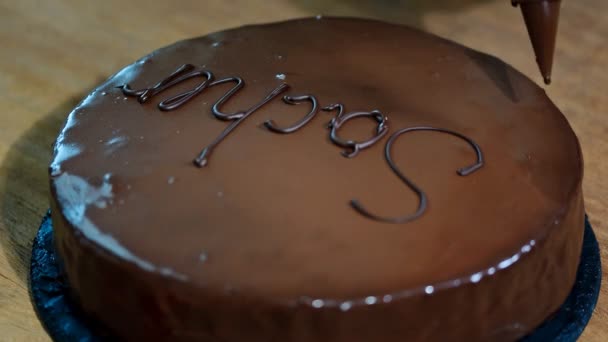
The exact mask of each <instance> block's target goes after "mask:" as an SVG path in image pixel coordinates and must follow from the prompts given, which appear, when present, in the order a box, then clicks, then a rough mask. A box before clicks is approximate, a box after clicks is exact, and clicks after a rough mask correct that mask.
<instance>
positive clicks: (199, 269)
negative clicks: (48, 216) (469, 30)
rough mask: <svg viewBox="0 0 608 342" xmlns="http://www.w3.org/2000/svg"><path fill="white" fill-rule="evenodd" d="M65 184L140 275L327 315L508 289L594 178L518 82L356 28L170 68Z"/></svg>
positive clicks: (115, 113) (314, 32)
mask: <svg viewBox="0 0 608 342" xmlns="http://www.w3.org/2000/svg"><path fill="white" fill-rule="evenodd" d="M50 169H51V171H50V172H51V176H52V185H53V191H54V194H55V196H56V198H57V199H58V203H59V206H60V209H61V210H62V211H63V213H64V216H65V217H66V218H67V220H68V221H69V222H70V223H71V224H72V225H73V226H74V227H75V228H76V229H77V231H78V232H80V233H81V234H82V237H83V238H84V239H85V240H88V241H90V242H91V243H92V244H93V245H96V246H98V247H99V253H104V254H107V255H108V257H109V258H115V259H116V260H117V261H124V267H132V268H133V270H136V271H141V272H155V273H159V275H160V276H161V277H165V278H166V279H167V281H185V282H191V283H192V284H195V285H199V286H201V287H207V288H209V289H211V290H217V291H226V290H229V291H240V292H243V293H248V294H251V295H255V296H262V297H268V298H273V299H277V300H298V299H300V298H312V299H314V298H322V299H325V300H326V301H325V302H330V301H331V300H332V299H357V298H358V299H361V300H368V301H369V300H370V299H369V298H378V297H375V296H381V295H387V294H388V295H408V294H409V293H415V292H420V291H426V292H429V291H435V290H438V289H440V288H442V287H451V286H458V285H459V284H463V283H466V282H476V281H479V280H480V279H481V278H483V277H486V276H492V275H493V274H494V273H496V272H501V271H502V270H503V269H505V268H508V267H509V266H510V265H511V264H513V263H515V262H518V260H519V258H520V257H521V256H522V255H523V254H526V253H528V252H530V251H531V250H533V248H534V245H535V243H536V242H537V241H539V240H542V239H543V237H544V236H545V234H547V232H548V231H549V230H550V229H551V226H552V225H553V224H554V222H559V220H560V219H561V217H562V215H563V213H564V209H565V208H564V206H565V205H567V204H566V203H568V198H569V196H570V195H571V193H572V192H573V191H575V190H576V188H577V186H579V185H580V181H581V176H582V166H581V158H580V151H579V148H578V143H577V140H576V137H575V135H574V134H573V132H572V130H571V128H570V127H569V125H568V123H567V122H566V120H565V118H564V117H563V115H562V114H561V113H560V112H559V110H558V109H557V108H556V107H555V106H554V105H553V104H552V103H551V101H550V100H549V99H548V98H547V96H546V95H545V93H544V91H543V90H542V89H541V88H539V87H538V86H537V85H535V84H534V83H533V82H531V81H530V80H528V79H527V78H526V77H525V76H523V75H522V74H520V73H519V72H517V71H515V70H514V69H513V68H511V67H510V66H508V65H506V64H505V63H503V62H502V61H500V60H498V59H496V58H494V57H491V56H488V55H485V54H482V53H479V52H476V51H473V50H470V49H467V48H465V47H462V46H460V45H458V44H455V43H453V42H449V41H446V40H443V39H440V38H438V37H435V36H433V35H430V34H426V33H422V32H420V31H417V30H414V29H411V28H407V27H403V26H397V25H391V24H386V23H381V22H376V21H370V20H355V19H337V18H312V19H303V20H294V21H288V22H282V23H276V24H269V25H259V26H247V27H243V28H238V29H234V30H229V31H223V32H218V33H213V34H210V35H207V36H204V37H200V38H195V39H190V40H185V41H181V42H178V43H176V44H173V45H171V46H168V47H166V48H163V49H160V50H157V51H155V52H153V53H152V54H150V55H148V56H146V57H144V58H142V59H141V60H139V61H137V62H135V63H134V64H132V65H130V66H127V67H126V68H124V69H123V70H121V71H120V72H118V73H117V74H116V75H114V76H113V77H111V78H110V79H108V80H107V81H106V82H105V83H103V84H102V85H101V86H99V87H98V88H97V89H95V91H93V93H91V94H90V95H89V96H88V97H87V98H86V99H84V100H83V102H82V103H81V104H80V105H78V106H77V107H76V108H75V109H74V111H73V112H72V113H71V114H70V116H69V118H68V121H67V123H66V126H65V128H64V130H63V131H62V133H61V135H60V137H59V139H58V141H57V144H56V149H55V158H54V160H53V162H52V164H51V168H50ZM353 200H356V201H353ZM556 208H558V209H556ZM325 302H323V301H321V302H319V301H317V302H314V303H313V304H314V305H321V304H324V303H325Z"/></svg>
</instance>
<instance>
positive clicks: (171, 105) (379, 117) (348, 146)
mask: <svg viewBox="0 0 608 342" xmlns="http://www.w3.org/2000/svg"><path fill="white" fill-rule="evenodd" d="M195 78H201V79H202V81H201V82H200V83H198V84H197V85H196V86H195V87H194V88H192V89H190V90H188V91H186V92H183V93H180V94H178V95H174V96H172V97H170V98H167V99H164V100H162V101H160V102H159V104H158V108H159V109H160V110H161V111H173V110H175V109H177V108H179V107H181V106H183V105H184V104H186V103H188V102H189V101H190V100H192V99H194V98H195V97H196V96H198V95H200V94H202V93H203V92H204V91H205V89H208V88H211V87H214V86H219V85H222V84H227V83H234V85H233V87H232V88H230V89H229V90H228V91H227V92H226V93H225V94H224V95H222V96H221V97H220V98H219V99H218V100H217V101H216V102H215V103H214V104H213V106H212V109H211V112H212V114H213V116H214V117H215V118H217V119H219V120H222V121H229V122H230V123H229V124H228V126H227V127H226V128H224V130H223V131H222V132H221V133H220V134H219V135H218V136H217V137H216V138H215V139H214V140H213V141H212V142H211V143H210V144H208V145H207V146H205V147H204V148H203V149H202V150H201V152H200V153H199V154H198V155H197V156H196V157H195V158H194V160H193V163H194V165H196V166H197V167H204V166H207V165H208V164H209V157H210V155H211V153H212V152H213V151H214V149H215V148H216V147H217V146H218V145H219V144H220V143H221V142H222V141H223V140H224V139H226V137H227V136H228V135H230V133H231V132H233V131H234V130H235V129H236V128H237V127H238V126H239V125H240V124H241V123H242V122H243V121H244V120H246V119H247V118H249V117H250V116H251V115H252V114H253V113H255V112H256V111H258V110H259V109H260V108H262V107H263V106H265V105H266V104H268V103H270V102H271V101H273V100H274V99H275V98H276V97H278V96H280V95H281V94H283V93H284V92H285V91H287V90H288V89H289V85H288V84H286V83H281V84H280V85H279V86H277V87H276V88H275V89H273V90H271V91H270V92H269V93H268V95H266V97H264V98H263V99H262V100H260V101H259V102H257V103H256V104H254V105H252V106H251V107H250V108H249V109H247V110H240V111H237V112H234V113H225V112H222V111H221V107H222V106H223V105H224V104H225V103H226V102H227V101H228V100H229V99H231V98H232V97H233V96H235V95H236V94H237V93H238V92H239V91H240V90H241V89H243V87H244V86H245V81H244V80H243V79H241V78H240V77H227V78H223V79H220V80H214V78H215V77H214V75H213V73H212V72H211V71H207V70H200V69H197V68H196V67H195V66H194V65H191V64H184V65H182V66H180V67H179V68H177V69H176V70H175V71H174V72H173V73H171V74H170V75H169V76H168V77H167V78H165V79H163V80H161V81H160V82H158V83H157V84H155V85H153V86H152V87H149V88H144V89H140V90H133V89H132V88H131V87H130V86H129V85H128V84H124V85H122V86H120V87H119V88H121V89H122V92H123V94H124V95H125V96H129V97H136V98H137V100H138V101H139V103H141V104H145V103H146V102H148V101H149V100H150V99H152V98H153V97H155V96H157V95H159V94H161V93H162V92H164V91H165V90H167V89H169V88H171V87H174V86H176V85H178V84H180V83H183V82H186V81H188V80H192V79H195ZM282 99H283V102H284V103H286V104H288V105H298V104H301V103H305V102H309V103H310V110H309V111H308V113H307V114H305V115H304V116H303V117H302V118H301V119H300V120H298V121H296V122H295V123H294V124H292V125H291V126H287V127H279V126H278V125H277V124H276V123H275V122H274V121H273V120H267V121H265V122H264V126H265V127H266V128H267V129H268V130H269V131H270V132H273V133H278V134H291V133H294V132H296V131H298V130H300V129H301V128H303V127H304V126H306V124H308V123H309V122H310V121H311V120H312V119H314V117H315V116H316V114H317V112H318V109H319V104H318V101H317V99H316V97H315V96H313V95H308V94H307V95H297V96H296V95H284V96H283V97H282ZM322 109H323V110H324V111H326V112H334V111H335V112H336V115H335V116H334V118H333V119H331V121H330V122H329V125H328V128H329V130H330V132H329V139H330V140H331V142H332V143H334V144H335V145H337V146H339V147H342V148H344V150H343V151H342V155H343V156H344V157H347V158H353V157H355V156H356V155H357V154H358V153H360V152H361V151H362V150H364V149H367V148H369V147H371V146H373V145H374V144H376V143H378V142H379V141H381V140H382V139H383V138H384V136H386V135H387V133H388V131H389V127H388V123H387V122H388V118H387V117H386V116H384V115H383V114H382V113H381V112H380V111H379V110H372V111H369V112H368V111H360V112H349V113H346V112H345V109H344V105H343V104H340V103H336V104H331V105H328V106H326V107H323V108H322ZM357 118H369V119H371V120H372V121H374V122H375V123H376V127H375V130H374V135H373V136H372V137H370V138H369V139H367V140H364V141H354V140H345V139H343V138H341V137H340V136H338V130H339V129H340V128H341V127H342V126H343V125H344V124H346V123H347V122H348V121H350V120H354V119H357ZM413 131H431V132H439V133H446V134H450V135H453V136H456V137H458V138H460V139H462V140H464V141H466V142H467V143H468V144H469V145H470V146H471V147H472V148H473V150H474V151H475V154H476V157H477V161H476V163H475V164H473V165H470V166H467V167H464V168H461V169H458V170H457V174H458V175H460V176H467V175H469V174H471V173H473V172H475V171H477V170H478V169H479V168H481V167H482V166H483V164H484V161H483V154H482V152H481V148H480V147H479V145H477V143H475V142H474V141H473V140H472V139H471V138H469V137H467V136H465V135H463V134H460V133H458V132H454V131H451V130H448V129H443V128H435V127H425V126H421V127H408V128H403V129H400V130H398V131H397V132H395V133H393V134H392V135H391V136H390V137H389V139H388V141H387V142H386V145H385V147H384V154H385V159H386V161H387V163H388V165H389V167H390V168H391V170H392V171H393V173H394V174H395V175H396V176H397V177H398V178H399V179H400V180H401V181H402V182H403V183H405V185H406V186H408V187H409V188H410V189H411V190H412V191H413V192H414V193H415V194H416V195H417V196H418V208H417V210H416V211H415V212H414V213H412V214H407V215H404V216H399V217H383V216H379V215H375V214H373V213H372V212H370V211H369V210H368V209H366V208H365V207H364V206H363V205H362V204H361V203H360V202H359V201H358V200H356V199H353V200H351V201H350V205H351V207H352V208H353V209H354V210H355V211H357V212H358V213H360V214H361V215H363V216H364V217H367V218H369V219H372V220H376V221H380V222H386V223H395V224H399V223H407V222H410V221H412V220H415V219H417V218H419V217H420V216H422V215H423V214H424V212H425V211H426V208H427V202H428V200H427V196H426V193H425V192H424V191H423V190H422V189H421V188H420V187H419V186H417V185H416V184H415V183H414V182H413V181H411V180H410V179H409V178H407V177H406V176H405V175H404V174H403V172H402V171H401V170H400V169H399V168H398V167H397V165H396V164H395V162H394V161H393V158H392V146H393V143H394V142H395V141H396V140H397V139H398V138H399V137H400V136H401V135H403V134H405V133H408V132H413Z"/></svg>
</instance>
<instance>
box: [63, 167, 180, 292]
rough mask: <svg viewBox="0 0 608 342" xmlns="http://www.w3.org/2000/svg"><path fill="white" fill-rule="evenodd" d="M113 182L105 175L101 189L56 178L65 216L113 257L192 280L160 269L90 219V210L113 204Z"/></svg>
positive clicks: (76, 179) (70, 178)
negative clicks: (91, 207)
mask: <svg viewBox="0 0 608 342" xmlns="http://www.w3.org/2000/svg"><path fill="white" fill-rule="evenodd" d="M110 181H111V174H106V175H104V177H103V183H102V184H101V185H100V186H94V185H91V184H89V183H88V182H87V181H86V180H85V179H84V178H82V177H79V176H76V175H72V174H69V173H67V172H65V173H63V174H62V175H61V176H59V177H57V178H55V181H54V183H55V189H56V194H57V199H58V202H59V203H61V211H62V213H63V216H64V217H65V218H66V219H67V220H68V222H70V224H71V225H72V226H74V227H75V228H76V229H78V230H79V231H80V232H81V233H82V235H83V236H84V237H85V238H86V239H88V240H90V241H94V242H95V243H96V244H97V245H99V246H100V247H101V248H103V249H105V250H107V251H109V252H111V253H112V254H113V255H116V256H117V257H119V258H122V259H124V260H126V261H128V262H131V263H133V264H135V265H137V266H139V267H140V268H142V269H144V270H146V271H149V272H158V273H160V274H162V275H164V276H167V277H171V278H175V279H177V280H181V281H186V280H187V279H188V278H187V277H186V276H185V275H183V274H180V273H178V272H175V271H174V270H172V269H171V268H168V267H157V266H155V265H154V264H152V263H151V262H150V261H148V260H145V259H142V258H140V257H138V256H136V255H134V254H133V253H131V251H129V250H128V249H127V248H125V247H124V246H123V245H122V244H121V243H120V242H119V241H117V240H116V239H115V238H114V237H113V236H112V235H110V234H107V233H103V232H102V231H101V230H100V229H99V228H98V227H97V226H96V225H95V224H94V223H93V222H92V221H91V220H90V219H89V217H88V216H87V215H86V212H87V210H88V208H89V207H90V206H94V207H96V208H99V209H104V208H106V207H107V203H108V202H109V201H111V200H112V198H113V193H112V184H111V182H110Z"/></svg>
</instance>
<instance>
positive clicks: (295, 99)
mask: <svg viewBox="0 0 608 342" xmlns="http://www.w3.org/2000/svg"><path fill="white" fill-rule="evenodd" d="M305 101H309V102H310V103H311V108H310V111H309V112H308V114H306V115H305V116H304V117H303V118H302V119H301V120H299V121H297V122H296V123H295V124H293V125H291V126H288V127H285V128H280V127H277V125H276V123H275V122H274V120H272V119H271V120H266V121H265V122H264V126H265V127H266V128H268V130H270V131H272V132H275V133H280V134H289V133H293V132H295V131H297V130H299V129H300V128H302V127H304V126H305V125H306V124H307V123H309V122H310V120H312V119H313V118H314V117H315V115H316V114H317V111H318V102H317V98H316V97H314V96H313V95H301V96H289V95H285V96H283V102H285V103H287V104H289V105H297V104H300V103H302V102H305Z"/></svg>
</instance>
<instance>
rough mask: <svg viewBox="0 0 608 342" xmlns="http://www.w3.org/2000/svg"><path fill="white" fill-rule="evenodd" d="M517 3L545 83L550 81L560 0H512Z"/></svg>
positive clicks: (515, 4)
mask: <svg viewBox="0 0 608 342" xmlns="http://www.w3.org/2000/svg"><path fill="white" fill-rule="evenodd" d="M511 3H512V4H513V5H514V6H517V5H519V6H520V8H521V13H522V14H523V16H524V21H525V22H526V28H527V29H528V34H529V36H530V41H531V42H532V47H533V48H534V54H535V55H536V62H537V63H538V67H539V68H540V72H541V74H542V75H543V79H544V81H545V83H546V84H549V83H551V70H552V69H553V55H554V54H555V40H556V38H557V24H558V22H559V10H560V7H561V0H512V1H511Z"/></svg>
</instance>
